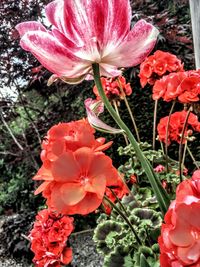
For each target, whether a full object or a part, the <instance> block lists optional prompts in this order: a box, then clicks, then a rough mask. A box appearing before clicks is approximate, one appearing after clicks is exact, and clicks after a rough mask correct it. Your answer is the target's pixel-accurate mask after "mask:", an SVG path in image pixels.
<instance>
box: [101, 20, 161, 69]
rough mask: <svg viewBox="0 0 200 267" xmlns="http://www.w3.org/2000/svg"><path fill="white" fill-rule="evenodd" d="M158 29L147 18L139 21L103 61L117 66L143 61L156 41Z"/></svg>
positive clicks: (132, 64)
mask: <svg viewBox="0 0 200 267" xmlns="http://www.w3.org/2000/svg"><path fill="white" fill-rule="evenodd" d="M158 33H159V32H158V30H157V29H156V28H155V27H154V26H153V25H151V24H149V23H147V22H146V21H145V20H140V21H138V22H137V23H136V24H135V26H134V27H133V29H132V30H131V31H130V32H129V34H128V35H127V37H126V39H125V40H124V41H123V43H122V44H121V45H120V46H118V47H117V48H115V49H114V50H113V52H111V53H110V54H109V55H108V56H106V57H104V58H103V59H102V61H103V62H109V64H111V65H114V66H117V67H122V66H123V67H131V66H135V65H137V64H139V63H141V62H142V61H143V60H144V58H145V57H146V56H147V55H148V54H149V53H150V52H151V50H152V49H153V48H154V45H155V43H156V39H157V36H158Z"/></svg>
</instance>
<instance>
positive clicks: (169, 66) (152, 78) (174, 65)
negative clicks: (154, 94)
mask: <svg viewBox="0 0 200 267" xmlns="http://www.w3.org/2000/svg"><path fill="white" fill-rule="evenodd" d="M178 71H183V64H182V63H181V61H180V60H179V59H178V58H177V57H176V56H175V55H173V54H171V53H168V52H163V51H160V50H157V51H156V52H155V53H154V54H153V55H151V56H149V57H148V58H146V59H145V61H144V62H142V64H141V65H140V73H139V77H140V83H141V85H142V87H144V86H145V85H146V84H147V83H149V84H150V85H153V84H154V83H155V82H156V80H158V79H160V78H161V77H162V76H163V75H166V74H168V73H170V72H178Z"/></svg>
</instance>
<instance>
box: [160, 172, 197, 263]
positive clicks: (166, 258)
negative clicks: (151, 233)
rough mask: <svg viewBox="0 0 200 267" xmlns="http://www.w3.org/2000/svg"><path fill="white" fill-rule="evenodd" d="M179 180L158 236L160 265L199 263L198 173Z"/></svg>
mask: <svg viewBox="0 0 200 267" xmlns="http://www.w3.org/2000/svg"><path fill="white" fill-rule="evenodd" d="M199 174H200V173H199V172H198V173H196V174H195V173H194V175H193V177H192V179H190V180H185V181H183V182H182V183H181V184H180V185H179V186H178V187H177V191H176V199H175V200H174V201H173V202H172V203H171V205H170V207H169V210H168V211H167V213H166V215H165V223H164V224H163V225H162V228H161V236H160V237H159V239H158V242H159V245H160V252H161V255H160V266H161V267H171V266H177V267H186V266H191V267H199V266H200V238H199V236H200V216H199V214H200V176H199Z"/></svg>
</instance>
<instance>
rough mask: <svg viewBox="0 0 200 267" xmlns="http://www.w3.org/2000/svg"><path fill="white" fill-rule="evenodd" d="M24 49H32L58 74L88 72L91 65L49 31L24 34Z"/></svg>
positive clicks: (76, 74)
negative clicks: (74, 53)
mask: <svg viewBox="0 0 200 267" xmlns="http://www.w3.org/2000/svg"><path fill="white" fill-rule="evenodd" d="M20 44H21V46H22V48H23V49H25V50H27V51H30V52H31V53H32V54H33V55H34V56H35V57H36V58H37V59H38V60H39V61H40V63H41V64H42V65H43V66H44V67H45V68H47V69H48V70H49V71H51V72H53V73H55V74H57V75H58V76H67V77H69V78H73V77H76V76H81V75H83V74H85V73H87V72H88V68H89V66H90V65H91V63H89V62H88V61H85V60H81V59H80V58H78V57H76V56H75V55H73V54H72V53H71V52H70V51H69V50H68V49H67V48H66V47H64V46H63V45H62V44H61V43H60V42H59V41H58V40H57V39H56V38H55V37H54V36H53V35H51V34H50V33H48V32H42V31H31V32H28V33H26V34H24V35H23V37H22V39H21V42H20Z"/></svg>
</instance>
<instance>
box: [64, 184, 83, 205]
mask: <svg viewBox="0 0 200 267" xmlns="http://www.w3.org/2000/svg"><path fill="white" fill-rule="evenodd" d="M85 195H86V192H85V190H84V188H83V186H81V185H80V184H79V183H77V184H74V183H66V184H63V185H62V186H61V187H60V197H61V198H62V200H63V201H64V202H65V204H66V205H68V206H73V205H75V204H77V203H79V202H80V201H81V200H82V199H83V198H84V197H85Z"/></svg>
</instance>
